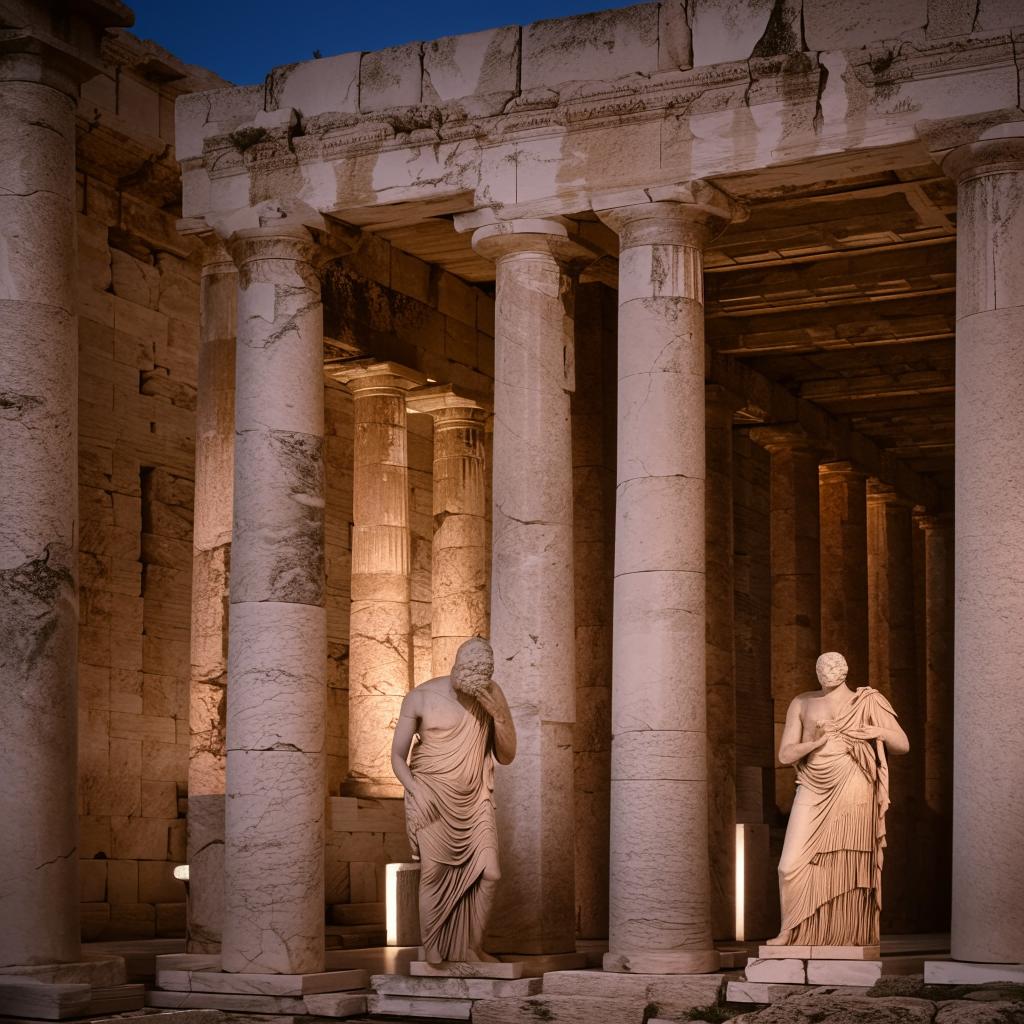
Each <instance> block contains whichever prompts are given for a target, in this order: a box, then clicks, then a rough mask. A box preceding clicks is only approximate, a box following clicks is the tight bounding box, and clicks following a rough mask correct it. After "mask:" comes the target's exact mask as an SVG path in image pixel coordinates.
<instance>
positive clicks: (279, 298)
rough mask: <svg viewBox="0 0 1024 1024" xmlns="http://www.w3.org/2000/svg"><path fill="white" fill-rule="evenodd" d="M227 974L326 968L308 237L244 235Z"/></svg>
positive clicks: (319, 498) (283, 227) (294, 230)
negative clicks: (231, 972) (324, 964)
mask: <svg viewBox="0 0 1024 1024" xmlns="http://www.w3.org/2000/svg"><path fill="white" fill-rule="evenodd" d="M231 251H232V256H233V257H234V259H235V262H236V263H237V264H238V268H239V292H238V346H237V358H236V391H235V431H236V435H235V476H234V530H233V539H232V548H231V616H230V625H229V635H230V647H229V660H228V677H229V682H228V701H227V707H228V721H227V779H226V788H227V802H226V815H225V850H224V866H225V874H224V883H225V921H224V939H223V951H222V961H223V967H224V970H226V971H236V972H243V973H281V974H301V973H307V972H316V971H321V970H323V962H324V806H325V797H326V794H325V783H324V726H325V721H324V719H325V712H326V679H325V672H326V667H325V666H326V653H327V640H326V629H327V624H326V614H325V610H324V476H323V430H324V379H323V313H322V308H321V305H320V283H319V280H318V278H317V275H316V272H315V271H314V269H313V266H312V259H313V254H314V253H313V246H312V244H311V238H310V236H309V232H308V231H307V230H306V229H305V228H303V227H301V226H294V227H293V226H291V225H290V224H289V221H288V219H284V220H283V221H278V227H276V228H255V229H250V230H245V231H240V232H238V233H237V234H236V235H235V236H234V237H233V239H232V241H231Z"/></svg>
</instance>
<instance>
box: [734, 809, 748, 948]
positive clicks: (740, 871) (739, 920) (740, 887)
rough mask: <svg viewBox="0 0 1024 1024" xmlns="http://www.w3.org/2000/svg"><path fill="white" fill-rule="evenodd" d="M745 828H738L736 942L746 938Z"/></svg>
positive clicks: (739, 826)
mask: <svg viewBox="0 0 1024 1024" xmlns="http://www.w3.org/2000/svg"><path fill="white" fill-rule="evenodd" d="M743 840H744V833H743V826H742V825H737V826H736V941H737V942H743V941H744V939H745V938H746V936H745V934H744V928H743V922H744V918H745V916H746V915H745V914H744V908H743V897H744V894H745V892H746V885H745V884H744V882H745V877H744V875H745V872H744V864H743V847H744V846H745V843H744V841H743Z"/></svg>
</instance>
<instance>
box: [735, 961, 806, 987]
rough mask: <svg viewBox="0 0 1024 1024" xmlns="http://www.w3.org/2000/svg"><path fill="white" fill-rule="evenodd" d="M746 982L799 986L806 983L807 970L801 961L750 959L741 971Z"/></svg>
mask: <svg viewBox="0 0 1024 1024" xmlns="http://www.w3.org/2000/svg"><path fill="white" fill-rule="evenodd" d="M743 974H744V977H745V978H746V979H747V981H772V982H784V983H786V984H792V985H800V984H803V983H804V982H805V981H807V968H806V966H805V962H804V961H803V960H778V959H772V960H757V959H750V960H748V961H747V966H746V967H745V968H744V969H743Z"/></svg>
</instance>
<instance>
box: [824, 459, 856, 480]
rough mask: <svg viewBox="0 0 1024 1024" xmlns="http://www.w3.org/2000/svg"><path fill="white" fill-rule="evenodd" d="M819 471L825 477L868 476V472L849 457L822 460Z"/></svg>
mask: <svg viewBox="0 0 1024 1024" xmlns="http://www.w3.org/2000/svg"><path fill="white" fill-rule="evenodd" d="M818 473H819V474H820V475H821V476H823V477H851V476H854V477H862V478H865V477H867V475H868V474H867V472H866V471H865V470H863V469H861V468H860V467H859V466H857V465H855V464H854V463H852V462H850V461H849V460H848V459H839V460H835V461H830V462H822V463H821V464H820V465H819V466H818Z"/></svg>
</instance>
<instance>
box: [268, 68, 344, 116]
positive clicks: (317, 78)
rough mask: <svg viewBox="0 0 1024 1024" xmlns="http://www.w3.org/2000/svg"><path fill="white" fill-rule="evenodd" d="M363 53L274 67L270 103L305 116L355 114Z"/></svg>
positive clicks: (269, 93) (270, 81)
mask: <svg viewBox="0 0 1024 1024" xmlns="http://www.w3.org/2000/svg"><path fill="white" fill-rule="evenodd" d="M361 59H362V54H360V53H342V54H339V55H338V56H336V57H322V58H320V59H318V60H307V61H303V62H302V63H301V64H286V65H284V66H283V67H279V68H274V70H273V71H271V72H270V75H269V76H268V79H267V96H268V102H269V103H272V104H273V106H274V107H278V108H281V109H287V108H288V107H292V108H294V109H295V110H297V111H298V112H299V113H300V114H301V115H302V116H303V117H313V116H314V115H315V114H325V113H337V114H354V113H356V112H358V110H359V65H360V61H361Z"/></svg>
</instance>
